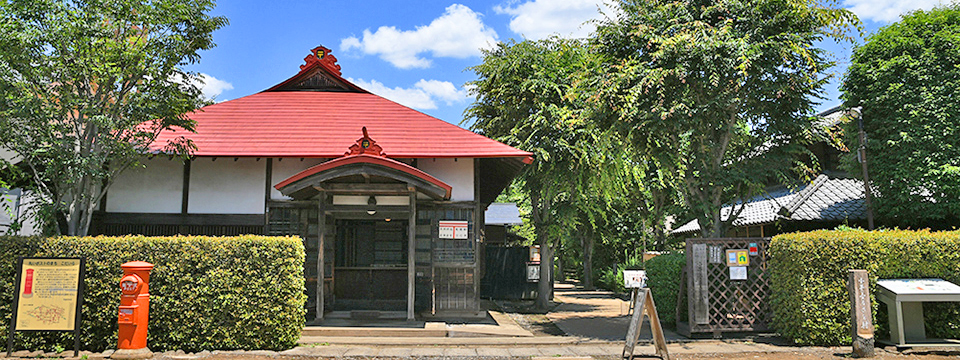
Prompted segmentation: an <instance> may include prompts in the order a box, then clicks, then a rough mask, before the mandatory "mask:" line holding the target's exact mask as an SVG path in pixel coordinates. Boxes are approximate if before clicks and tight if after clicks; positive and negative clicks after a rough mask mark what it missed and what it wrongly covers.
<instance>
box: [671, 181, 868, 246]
mask: <svg viewBox="0 0 960 360" xmlns="http://www.w3.org/2000/svg"><path fill="white" fill-rule="evenodd" d="M738 204H739V203H738ZM732 210H733V206H732V205H727V206H724V207H723V209H721V210H720V213H721V216H722V217H723V218H724V219H727V218H729V216H730V212H731V211H732ZM865 218H866V204H865V203H864V199H863V182H862V181H860V180H858V179H848V178H830V177H829V176H827V175H825V174H821V175H820V176H818V177H817V178H816V179H815V180H814V181H813V182H811V183H810V184H806V185H803V186H801V187H799V188H797V189H795V190H790V189H787V188H786V187H778V188H776V189H774V190H771V191H768V192H767V193H765V194H761V195H758V196H755V197H753V198H752V199H750V200H748V201H747V204H746V208H744V210H743V212H741V213H740V216H739V217H737V219H735V220H734V221H733V226H736V227H739V226H751V225H758V224H766V223H772V222H774V221H843V220H862V219H865ZM694 231H700V223H699V222H698V221H697V220H693V221H690V222H688V223H686V224H684V225H683V226H680V227H678V228H676V229H675V230H673V231H672V232H671V233H673V234H683V233H689V232H694Z"/></svg>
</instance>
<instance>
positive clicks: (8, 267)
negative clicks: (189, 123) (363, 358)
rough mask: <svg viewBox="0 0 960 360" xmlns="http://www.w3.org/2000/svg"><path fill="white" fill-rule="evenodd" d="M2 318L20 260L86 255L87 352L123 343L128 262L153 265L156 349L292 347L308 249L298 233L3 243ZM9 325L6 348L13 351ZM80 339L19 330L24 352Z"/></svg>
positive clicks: (0, 334) (152, 338) (83, 335)
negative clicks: (123, 282)
mask: <svg viewBox="0 0 960 360" xmlns="http://www.w3.org/2000/svg"><path fill="white" fill-rule="evenodd" d="M0 249H2V250H0V300H3V301H0V321H3V324H4V325H6V324H9V321H10V311H11V303H12V300H11V299H10V296H12V293H13V290H12V288H13V281H14V280H13V279H14V276H15V275H14V273H15V262H16V257H17V256H60V257H76V256H85V257H86V258H87V262H86V278H85V281H84V287H85V292H84V303H83V322H82V324H81V331H80V341H81V343H82V345H81V347H82V348H83V349H86V350H92V351H102V350H104V349H110V348H114V347H115V346H116V344H117V306H118V305H119V302H120V289H119V281H120V277H121V275H122V273H123V272H122V269H121V268H120V264H122V263H125V262H127V261H131V260H142V261H146V262H149V263H152V264H154V265H155V267H154V269H153V272H152V273H151V276H150V295H151V297H150V327H149V330H148V333H149V334H148V338H147V344H148V346H149V347H150V349H151V350H155V351H167V350H177V349H182V350H185V351H199V350H208V349H273V350H280V349H286V348H290V347H293V346H294V345H295V344H296V341H297V340H298V339H299V337H300V332H301V330H302V328H303V324H304V321H305V319H304V316H305V312H306V311H305V308H304V302H305V301H306V296H305V295H304V275H303V263H304V249H303V243H302V241H301V240H300V239H299V238H295V237H264V236H252V235H245V236H238V237H201V236H190V237H186V236H181V237H143V236H126V237H85V238H74V237H60V238H50V239H40V238H22V237H0ZM6 331H7V329H6V326H3V328H2V330H0V346H2V347H6V340H7V334H6ZM72 339H73V334H72V333H53V332H40V333H23V332H18V333H17V334H16V342H15V344H16V345H15V347H16V348H20V349H22V348H29V349H44V350H50V349H55V348H58V347H61V348H66V349H71V348H73V340H72Z"/></svg>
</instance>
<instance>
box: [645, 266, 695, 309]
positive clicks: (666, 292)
mask: <svg viewBox="0 0 960 360" xmlns="http://www.w3.org/2000/svg"><path fill="white" fill-rule="evenodd" d="M686 259H687V258H686V257H685V256H684V255H683V254H680V253H670V254H663V255H660V256H656V257H654V258H652V259H650V260H647V262H646V263H645V264H644V266H645V267H646V269H647V287H649V288H650V291H652V292H653V301H654V302H655V303H656V304H657V313H658V314H659V315H660V322H662V323H664V324H671V325H676V323H677V319H676V317H677V313H676V308H677V294H678V293H679V292H680V272H681V271H682V270H683V266H684V265H686V261H687V260H686ZM683 309H684V310H685V309H686V306H684V307H683Z"/></svg>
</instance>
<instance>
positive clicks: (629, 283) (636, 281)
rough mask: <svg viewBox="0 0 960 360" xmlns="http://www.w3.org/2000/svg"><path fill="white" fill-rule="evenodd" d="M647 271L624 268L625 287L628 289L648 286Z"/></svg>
mask: <svg viewBox="0 0 960 360" xmlns="http://www.w3.org/2000/svg"><path fill="white" fill-rule="evenodd" d="M646 282H647V272H646V271H643V270H624V271H623V287H625V288H627V289H639V288H643V287H646Z"/></svg>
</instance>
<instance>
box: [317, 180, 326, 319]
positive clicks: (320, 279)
mask: <svg viewBox="0 0 960 360" xmlns="http://www.w3.org/2000/svg"><path fill="white" fill-rule="evenodd" d="M317 199H318V201H317V203H318V205H317V206H318V210H319V211H318V215H317V216H318V217H319V219H317V230H318V234H317V237H318V239H317V316H316V318H315V319H316V320H317V321H320V320H323V286H324V278H325V276H324V274H323V270H324V266H323V247H324V242H325V241H326V239H325V236H324V234H325V233H326V232H327V230H326V221H327V211H326V207H327V193H325V192H323V191H321V192H320V195H317Z"/></svg>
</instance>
